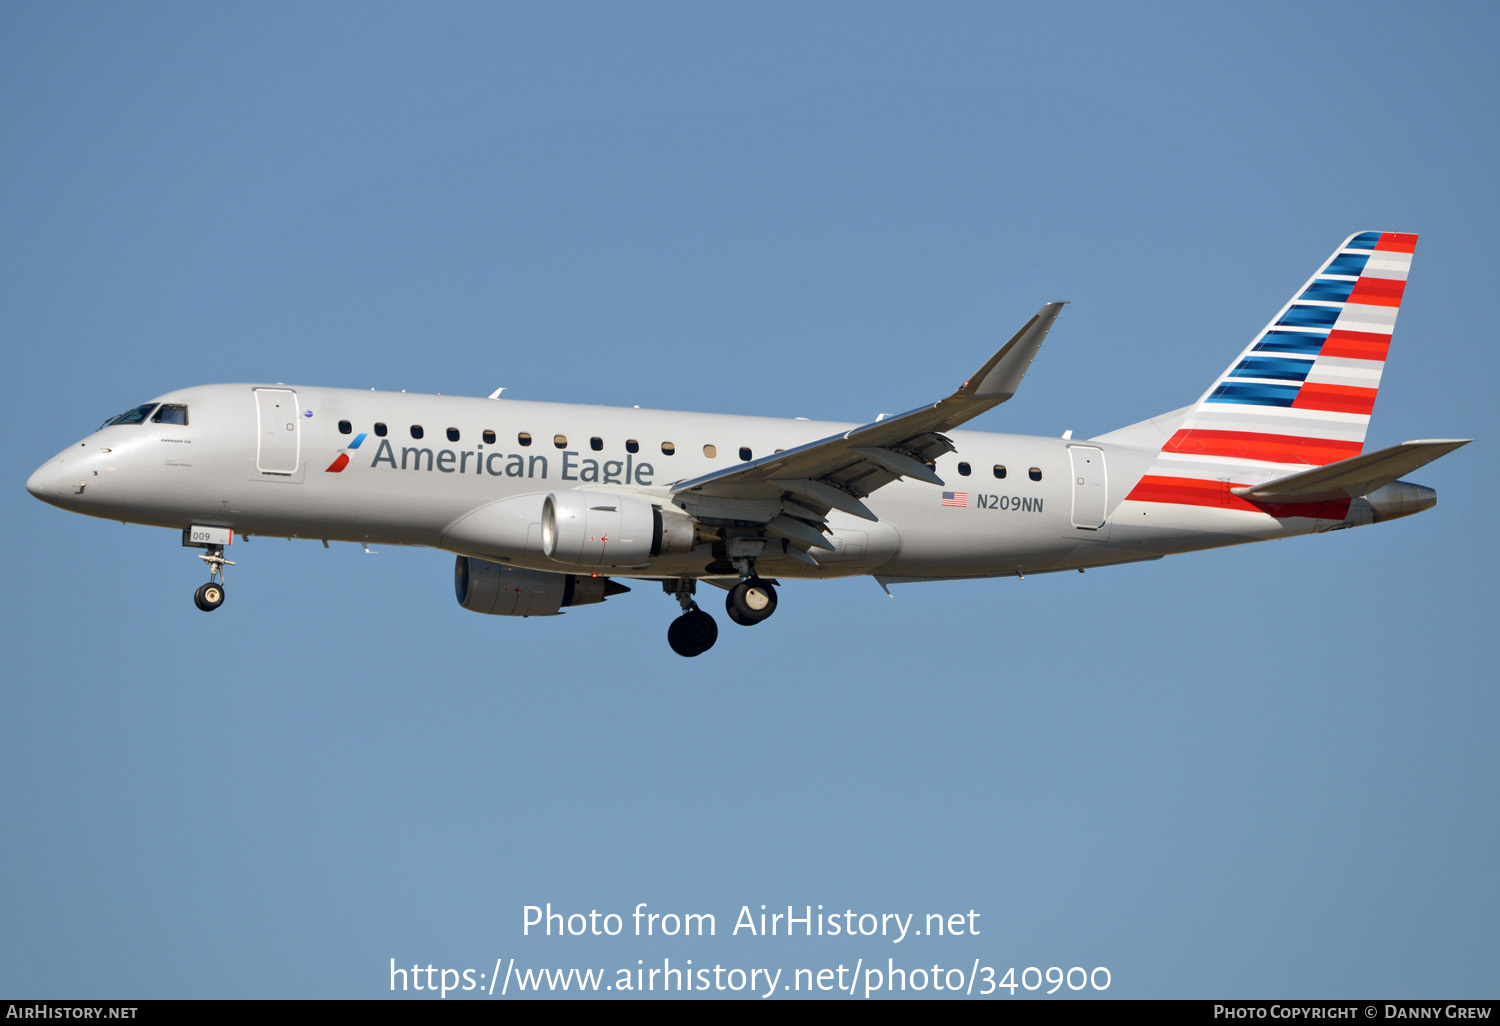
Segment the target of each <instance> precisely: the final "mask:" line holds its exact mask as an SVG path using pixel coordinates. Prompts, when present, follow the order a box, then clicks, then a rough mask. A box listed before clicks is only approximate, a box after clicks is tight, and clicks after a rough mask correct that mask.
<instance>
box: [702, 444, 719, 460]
mask: <svg viewBox="0 0 1500 1026" xmlns="http://www.w3.org/2000/svg"><path fill="white" fill-rule="evenodd" d="M703 455H705V456H707V457H708V458H709V459H711V460H712V459H717V458H718V456H719V447H718V446H717V445H705V446H704V447H703Z"/></svg>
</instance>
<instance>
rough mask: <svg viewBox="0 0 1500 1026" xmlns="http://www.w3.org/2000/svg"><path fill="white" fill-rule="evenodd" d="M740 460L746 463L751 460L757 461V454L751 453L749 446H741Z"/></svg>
mask: <svg viewBox="0 0 1500 1026" xmlns="http://www.w3.org/2000/svg"><path fill="white" fill-rule="evenodd" d="M740 459H742V460H744V461H746V462H747V463H748V462H749V461H750V460H753V459H755V454H754V453H752V452H751V451H750V447H749V446H748V445H742V446H740Z"/></svg>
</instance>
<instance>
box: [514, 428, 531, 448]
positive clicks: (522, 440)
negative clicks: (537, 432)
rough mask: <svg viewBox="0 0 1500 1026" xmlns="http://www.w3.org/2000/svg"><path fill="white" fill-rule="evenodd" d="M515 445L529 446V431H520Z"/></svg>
mask: <svg viewBox="0 0 1500 1026" xmlns="http://www.w3.org/2000/svg"><path fill="white" fill-rule="evenodd" d="M516 443H517V444H518V445H530V444H531V432H530V431H522V432H521V433H520V434H519V435H517V436H516Z"/></svg>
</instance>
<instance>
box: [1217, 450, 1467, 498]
mask: <svg viewBox="0 0 1500 1026" xmlns="http://www.w3.org/2000/svg"><path fill="white" fill-rule="evenodd" d="M1471 441H1472V439H1469V438H1438V439H1425V440H1422V441H1416V442H1402V443H1401V444H1400V445H1393V446H1391V447H1390V448H1389V449H1381V450H1380V451H1379V452H1371V453H1366V454H1365V455H1363V456H1355V457H1353V458H1352V459H1347V460H1340V461H1338V462H1337V463H1330V464H1328V465H1327V466H1322V467H1314V468H1313V469H1312V470H1304V471H1302V472H1300V473H1297V474H1292V475H1290V476H1287V477H1280V478H1277V479H1276V480H1274V481H1267V482H1265V483H1264V484H1258V485H1243V486H1241V487H1239V488H1232V489H1230V491H1232V492H1234V494H1235V495H1238V496H1240V497H1241V498H1245V499H1251V500H1253V501H1255V502H1321V501H1325V500H1329V499H1347V498H1358V497H1360V496H1362V495H1368V494H1369V493H1370V492H1373V491H1375V490H1376V489H1377V488H1383V487H1384V486H1386V485H1388V484H1390V483H1391V482H1393V481H1395V480H1397V479H1398V478H1400V477H1402V476H1404V475H1406V474H1409V473H1411V472H1412V471H1413V470H1416V469H1417V468H1418V467H1423V466H1426V465H1427V464H1429V463H1431V462H1432V461H1433V460H1435V459H1437V458H1438V457H1439V456H1446V455H1448V453H1450V452H1452V451H1453V450H1454V449H1457V448H1459V447H1460V446H1464V445H1468V444H1469V442H1471Z"/></svg>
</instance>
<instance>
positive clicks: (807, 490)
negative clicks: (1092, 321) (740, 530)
mask: <svg viewBox="0 0 1500 1026" xmlns="http://www.w3.org/2000/svg"><path fill="white" fill-rule="evenodd" d="M1062 307H1063V304H1062V303H1048V304H1047V305H1046V306H1044V307H1042V308H1041V309H1040V310H1038V311H1037V312H1036V315H1035V316H1033V317H1032V318H1031V320H1029V321H1027V322H1026V324H1025V325H1024V326H1022V328H1021V330H1020V331H1018V332H1016V333H1015V334H1014V335H1013V336H1011V339H1010V341H1009V342H1007V343H1005V345H1004V346H1002V347H1001V348H1000V351H999V352H997V353H995V355H994V356H992V357H990V358H989V360H987V361H986V362H985V364H984V366H983V367H980V368H979V370H978V371H976V372H975V373H974V375H973V376H972V377H971V378H969V380H968V381H965V382H964V383H963V386H962V387H960V388H959V389H958V390H957V391H956V392H954V393H953V394H952V395H950V396H948V397H947V398H945V399H939V400H938V401H937V402H935V403H931V404H929V405H927V406H921V407H918V408H917V409H915V410H911V411H910V412H907V413H903V414H900V415H898V416H894V417H885V418H882V419H880V420H877V421H875V422H874V423H871V424H865V425H863V426H861V427H857V428H853V429H851V430H849V431H846V432H843V433H841V434H837V435H830V436H829V437H827V438H821V439H819V440H817V441H815V442H809V443H807V444H806V445H799V446H797V447H796V448H795V449H786V450H784V451H782V452H778V453H774V454H772V455H770V456H766V457H762V458H761V459H758V460H753V461H751V462H749V463H742V464H740V465H738V466H736V467H731V468H729V469H726V470H721V471H717V472H715V473H713V474H705V475H704V476H702V477H697V478H693V479H692V480H689V481H679V482H676V483H675V484H673V485H671V488H672V500H673V501H674V502H675V503H676V504H677V505H679V506H681V507H682V508H683V509H684V510H686V511H687V512H688V513H690V514H691V515H693V516H694V517H695V518H697V519H698V520H700V521H701V522H703V523H709V524H720V525H729V526H753V525H765V527H766V530H767V532H768V533H769V534H771V535H773V536H776V537H781V538H785V539H786V540H787V541H789V542H791V543H792V544H793V545H795V546H797V547H799V548H802V549H807V548H823V549H832V546H831V545H829V544H828V543H827V541H826V540H825V539H824V538H823V530H822V524H823V521H824V519H825V518H826V517H827V515H828V511H829V510H830V509H838V510H843V511H844V512H845V513H851V514H853V515H854V516H857V517H863V518H864V519H866V520H875V519H877V518H876V516H875V514H874V513H872V512H870V510H869V508H868V507H867V506H865V504H864V503H863V502H861V501H860V500H861V499H863V498H864V497H865V496H867V495H869V494H870V493H871V492H873V491H875V490H876V489H877V488H880V487H882V486H884V485H887V484H889V483H891V482H892V481H895V480H897V479H898V478H902V477H914V478H916V479H917V480H919V481H926V482H928V483H929V484H934V485H942V483H943V481H942V479H941V478H940V477H938V476H937V474H936V473H935V472H934V471H933V463H934V462H935V461H936V460H937V458H938V457H939V456H942V455H943V454H944V453H949V452H953V451H954V447H953V443H952V442H950V441H949V440H948V439H947V438H945V437H944V436H943V434H942V433H943V432H944V431H949V430H952V429H953V428H956V427H958V426H959V425H960V424H963V423H964V422H966V421H968V420H971V419H972V418H974V417H977V416H979V415H980V414H981V413H984V412H985V411H986V410H990V409H993V408H994V407H996V406H999V405H1000V404H1001V403H1003V402H1005V401H1006V400H1007V399H1009V398H1010V397H1011V396H1013V395H1015V394H1016V389H1017V388H1018V387H1020V384H1021V378H1022V377H1023V376H1025V374H1026V370H1027V368H1029V367H1030V366H1031V361H1032V358H1033V357H1035V356H1036V353H1037V350H1038V349H1039V348H1041V345H1042V341H1043V340H1044V339H1045V338H1046V337H1047V332H1048V330H1050V329H1051V327H1052V322H1053V321H1054V320H1056V319H1057V314H1058V311H1060V310H1061V309H1062Z"/></svg>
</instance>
